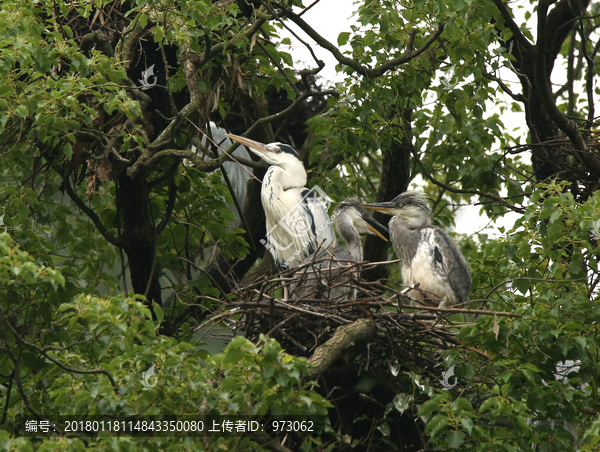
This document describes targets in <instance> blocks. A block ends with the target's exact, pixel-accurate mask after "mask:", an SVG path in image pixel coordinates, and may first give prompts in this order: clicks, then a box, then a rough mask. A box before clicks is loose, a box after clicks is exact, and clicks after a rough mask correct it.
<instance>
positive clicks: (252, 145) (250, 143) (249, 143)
mask: <svg viewBox="0 0 600 452" xmlns="http://www.w3.org/2000/svg"><path fill="white" fill-rule="evenodd" d="M226 135H227V136H228V137H229V138H231V139H232V140H233V141H236V142H238V143H240V144H243V145H244V146H246V147H247V148H248V149H250V150H251V151H254V152H255V153H256V154H257V155H258V156H259V157H261V154H262V155H265V154H272V153H273V151H271V150H269V149H268V148H267V146H265V145H264V144H262V143H261V142H259V141H254V140H251V139H250V138H246V137H241V136H239V135H233V134H232V133H227V134H226Z"/></svg>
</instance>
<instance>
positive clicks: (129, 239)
mask: <svg viewBox="0 0 600 452" xmlns="http://www.w3.org/2000/svg"><path fill="white" fill-rule="evenodd" d="M117 211H118V215H119V218H120V220H121V222H122V225H123V230H122V234H121V241H122V246H123V250H124V251H125V254H127V260H128V263H129V274H130V276H131V284H132V286H133V290H134V292H135V293H136V294H141V295H146V298H147V299H148V302H149V305H150V307H151V306H152V302H153V301H155V302H156V303H158V304H159V305H162V298H161V290H160V284H159V281H158V269H157V268H156V260H157V259H156V228H155V226H154V219H153V218H152V211H151V207H150V192H149V190H148V186H147V184H146V180H145V179H144V177H143V176H142V175H138V176H137V177H136V178H135V179H132V178H130V177H129V176H127V174H126V173H125V172H123V173H121V174H120V175H119V177H118V179H117Z"/></svg>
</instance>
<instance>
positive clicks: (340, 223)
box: [291, 199, 388, 302]
mask: <svg viewBox="0 0 600 452" xmlns="http://www.w3.org/2000/svg"><path fill="white" fill-rule="evenodd" d="M332 217H333V218H334V223H335V226H336V228H337V230H338V232H339V233H340V236H342V238H343V239H344V240H345V241H346V246H345V247H343V246H341V245H338V244H337V243H336V244H333V245H332V246H331V247H329V248H327V249H322V250H320V251H318V252H317V253H316V254H315V255H313V256H309V257H307V258H306V259H304V261H303V262H302V265H301V266H302V268H301V269H300V270H298V272H296V275H295V280H296V281H298V283H296V284H294V285H292V288H291V289H292V290H291V291H292V298H309V297H311V296H314V294H315V293H321V294H322V295H321V296H320V297H319V298H327V299H329V300H331V301H334V302H335V301H343V300H344V299H346V298H347V296H348V294H349V293H350V288H349V286H348V281H350V279H351V277H352V275H353V274H354V273H355V272H356V271H357V268H356V267H355V266H354V265H355V264H356V263H357V262H360V261H362V260H363V247H362V242H361V240H360V235H361V234H373V235H376V236H378V237H379V238H381V239H383V240H385V241H387V238H386V236H387V235H388V230H387V228H386V227H385V226H383V225H382V224H381V223H379V222H378V221H377V220H375V219H374V218H372V217H371V216H370V215H369V214H368V213H367V211H366V210H365V209H364V208H363V207H362V206H361V205H360V203H359V202H358V201H357V200H355V199H346V200H345V201H343V202H342V203H340V205H339V206H338V207H337V209H336V211H335V212H334V214H333V216H332ZM344 267H353V268H352V270H351V272H348V271H346V272H344Z"/></svg>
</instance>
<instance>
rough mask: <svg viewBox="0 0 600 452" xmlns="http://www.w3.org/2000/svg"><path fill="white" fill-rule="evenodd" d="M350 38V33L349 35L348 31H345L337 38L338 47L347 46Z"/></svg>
mask: <svg viewBox="0 0 600 452" xmlns="http://www.w3.org/2000/svg"><path fill="white" fill-rule="evenodd" d="M349 38H350V33H348V32H347V31H343V32H342V33H340V34H339V36H338V38H337V42H338V45H339V46H343V45H346V43H347V42H348V39H349Z"/></svg>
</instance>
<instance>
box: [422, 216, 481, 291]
mask: <svg viewBox="0 0 600 452" xmlns="http://www.w3.org/2000/svg"><path fill="white" fill-rule="evenodd" d="M426 230H430V231H431V235H430V238H429V242H430V244H431V252H432V257H433V262H434V266H435V267H436V268H437V269H439V271H440V273H442V274H444V275H445V277H446V279H447V281H448V283H449V284H450V286H451V287H452V290H453V292H454V293H455V294H456V295H457V297H458V300H457V301H458V302H464V301H467V300H468V299H469V292H470V291H471V273H470V272H469V267H468V265H467V262H466V261H465V258H464V257H463V255H462V253H461V252H460V250H459V249H458V247H457V246H456V243H454V240H452V239H451V238H450V236H449V235H448V234H446V232H444V230H443V229H441V228H438V227H437V226H429V227H427V228H424V231H426Z"/></svg>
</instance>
